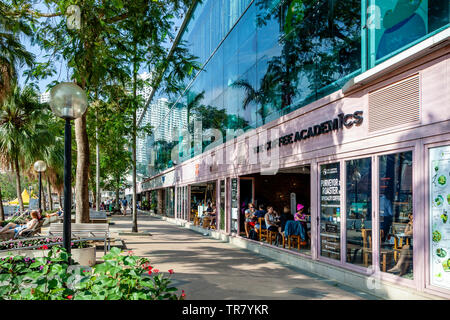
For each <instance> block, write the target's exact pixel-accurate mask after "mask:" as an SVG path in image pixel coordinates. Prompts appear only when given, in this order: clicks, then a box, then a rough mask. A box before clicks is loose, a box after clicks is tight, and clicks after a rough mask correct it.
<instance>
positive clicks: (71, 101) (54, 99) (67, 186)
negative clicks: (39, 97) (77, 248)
mask: <svg viewBox="0 0 450 320" xmlns="http://www.w3.org/2000/svg"><path fill="white" fill-rule="evenodd" d="M50 107H51V109H52V111H53V113H54V114H55V115H57V116H58V117H60V118H63V119H64V120H65V121H66V124H65V127H64V220H63V246H64V248H65V249H66V250H67V253H69V254H70V251H71V250H70V249H71V244H70V242H71V236H70V235H71V222H72V220H71V219H72V186H71V183H72V171H71V166H72V124H71V122H70V121H71V120H74V119H77V118H80V117H81V116H82V115H83V114H84V113H85V112H86V108H87V97H86V94H85V92H84V90H83V89H81V88H80V87H79V86H77V85H76V84H75V83H72V82H62V83H60V84H58V85H56V86H54V87H53V88H52V89H51V90H50Z"/></svg>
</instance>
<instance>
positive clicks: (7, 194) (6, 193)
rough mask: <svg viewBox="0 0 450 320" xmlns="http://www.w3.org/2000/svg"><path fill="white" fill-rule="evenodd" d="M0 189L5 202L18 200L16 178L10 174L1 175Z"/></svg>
mask: <svg viewBox="0 0 450 320" xmlns="http://www.w3.org/2000/svg"><path fill="white" fill-rule="evenodd" d="M0 188H1V193H2V199H3V201H10V200H14V199H15V198H16V185H15V182H14V177H13V176H12V175H11V174H10V173H0Z"/></svg>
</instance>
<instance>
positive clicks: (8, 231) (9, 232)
mask: <svg viewBox="0 0 450 320" xmlns="http://www.w3.org/2000/svg"><path fill="white" fill-rule="evenodd" d="M38 217H39V213H38V211H37V210H33V211H31V213H30V217H27V218H26V220H27V223H24V224H16V223H13V222H9V223H8V224H7V225H6V226H4V227H3V228H2V229H1V230H0V237H1V238H2V239H4V240H8V239H13V238H14V237H15V236H16V235H18V236H21V235H22V234H23V233H24V232H25V231H28V230H32V229H33V228H34V227H35V226H36V225H37V224H38V223H39V219H38Z"/></svg>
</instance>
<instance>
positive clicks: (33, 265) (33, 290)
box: [0, 247, 73, 300]
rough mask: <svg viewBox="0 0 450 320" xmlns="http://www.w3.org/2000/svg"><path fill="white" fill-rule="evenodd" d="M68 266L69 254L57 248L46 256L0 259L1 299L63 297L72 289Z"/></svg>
mask: <svg viewBox="0 0 450 320" xmlns="http://www.w3.org/2000/svg"><path fill="white" fill-rule="evenodd" d="M68 267H69V264H68V254H67V253H66V252H65V251H64V250H62V249H61V248H58V247H53V248H52V249H51V250H50V251H49V253H48V256H47V257H39V258H28V257H23V256H15V257H13V256H9V257H7V258H3V259H0V299H1V300H65V299H67V296H69V295H70V294H72V292H73V291H72V290H71V289H69V288H68V283H70V279H69V278H70V277H71V276H72V273H71V272H68Z"/></svg>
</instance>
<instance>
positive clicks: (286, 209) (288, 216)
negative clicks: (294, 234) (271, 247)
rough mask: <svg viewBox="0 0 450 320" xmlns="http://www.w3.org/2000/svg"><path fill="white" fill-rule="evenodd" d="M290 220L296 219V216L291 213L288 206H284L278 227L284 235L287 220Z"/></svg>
mask: <svg viewBox="0 0 450 320" xmlns="http://www.w3.org/2000/svg"><path fill="white" fill-rule="evenodd" d="M289 220H294V216H293V215H292V213H291V209H289V207H288V206H284V208H283V213H282V214H281V215H280V226H279V227H278V232H279V233H280V235H281V236H282V235H283V232H284V228H285V226H286V222H288V221H289Z"/></svg>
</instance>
